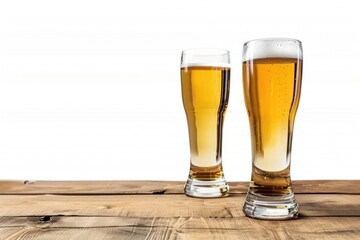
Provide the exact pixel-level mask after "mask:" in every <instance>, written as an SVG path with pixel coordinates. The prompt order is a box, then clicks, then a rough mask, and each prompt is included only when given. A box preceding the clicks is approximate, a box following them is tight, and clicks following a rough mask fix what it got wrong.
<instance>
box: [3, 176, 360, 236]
mask: <svg viewBox="0 0 360 240" xmlns="http://www.w3.org/2000/svg"><path fill="white" fill-rule="evenodd" d="M183 184H184V183H183V182H169V181H35V182H34V181H0V239H9V240H13V239H44V240H51V239H64V240H72V239H86V240H88V239H129V240H132V239H154V240H159V239H206V240H207V239H249V240H252V239H311V240H313V239H341V240H344V239H345V240H346V239H351V240H353V239H360V180H341V181H339V180H334V181H325V180H321V181H318V180H317V181H293V186H294V191H295V194H296V199H297V202H298V203H299V205H300V217H299V218H298V219H296V220H289V221H265V220H256V219H250V218H247V217H245V216H244V213H243V212H242V204H243V202H244V200H245V196H246V195H245V194H246V190H247V186H248V183H244V182H232V183H229V185H230V188H231V191H230V196H229V197H226V198H215V199H199V198H190V197H186V196H185V195H184V194H183Z"/></svg>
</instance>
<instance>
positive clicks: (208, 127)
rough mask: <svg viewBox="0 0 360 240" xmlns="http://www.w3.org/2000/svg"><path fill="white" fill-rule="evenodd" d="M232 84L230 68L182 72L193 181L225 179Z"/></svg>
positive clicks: (207, 67) (191, 68)
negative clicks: (226, 120)
mask: <svg viewBox="0 0 360 240" xmlns="http://www.w3.org/2000/svg"><path fill="white" fill-rule="evenodd" d="M229 81H230V68H227V67H216V66H189V67H183V68H181V86H182V98H183V104H184V108H185V112H186V117H187V122H188V129H189V140H190V153H191V167H190V173H189V179H196V180H201V181H214V180H217V179H222V178H223V171H222V164H221V146H222V144H221V142H222V125H223V121H224V114H225V111H226V108H227V105H228V100H229V84H230V83H229Z"/></svg>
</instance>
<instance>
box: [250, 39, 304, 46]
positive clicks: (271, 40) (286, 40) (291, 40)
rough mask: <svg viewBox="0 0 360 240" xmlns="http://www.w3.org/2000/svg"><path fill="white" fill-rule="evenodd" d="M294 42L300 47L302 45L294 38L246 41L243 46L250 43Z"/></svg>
mask: <svg viewBox="0 0 360 240" xmlns="http://www.w3.org/2000/svg"><path fill="white" fill-rule="evenodd" d="M275 41H278V42H296V43H299V44H300V45H301V44H302V42H301V41H300V40H299V39H296V38H286V37H270V38H255V39H252V40H249V41H246V42H245V43H244V46H246V45H248V44H249V43H251V42H275Z"/></svg>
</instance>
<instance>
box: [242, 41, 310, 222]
mask: <svg viewBox="0 0 360 240" xmlns="http://www.w3.org/2000/svg"><path fill="white" fill-rule="evenodd" d="M302 55H303V54H302V46H301V42H300V41H298V40H295V39H281V38H280V39H259V40H253V41H249V42H246V43H245V44H244V49H243V89H244V98H245V104H246V108H247V112H248V115H249V122H250V131H251V144H252V176H251V182H250V186H249V189H248V194H247V197H246V201H245V203H244V207H243V210H244V212H245V214H246V215H247V216H249V217H253V218H262V219H289V218H296V217H297V216H298V204H297V203H296V201H295V197H294V193H293V191H292V187H291V180H290V158H291V143H292V136H293V129H294V120H295V114H296V110H297V108H298V105H299V100H300V89H301V75H302V65H303V57H302Z"/></svg>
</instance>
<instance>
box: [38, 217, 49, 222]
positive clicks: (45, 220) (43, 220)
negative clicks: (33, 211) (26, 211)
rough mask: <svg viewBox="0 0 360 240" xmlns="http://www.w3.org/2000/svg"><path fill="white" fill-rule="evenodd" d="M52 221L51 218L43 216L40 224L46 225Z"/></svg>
mask: <svg viewBox="0 0 360 240" xmlns="http://www.w3.org/2000/svg"><path fill="white" fill-rule="evenodd" d="M50 221H51V216H41V217H40V219H39V222H42V223H46V222H50Z"/></svg>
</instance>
